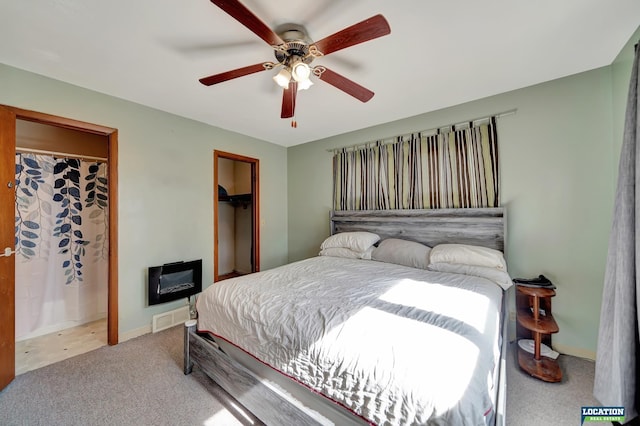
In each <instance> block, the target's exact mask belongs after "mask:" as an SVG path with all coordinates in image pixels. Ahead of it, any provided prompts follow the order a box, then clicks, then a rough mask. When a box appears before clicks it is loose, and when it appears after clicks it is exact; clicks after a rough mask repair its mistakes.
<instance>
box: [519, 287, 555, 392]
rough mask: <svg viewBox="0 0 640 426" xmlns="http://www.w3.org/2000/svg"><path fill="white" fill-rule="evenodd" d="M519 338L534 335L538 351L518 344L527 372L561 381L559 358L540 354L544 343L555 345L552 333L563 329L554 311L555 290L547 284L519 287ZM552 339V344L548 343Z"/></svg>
mask: <svg viewBox="0 0 640 426" xmlns="http://www.w3.org/2000/svg"><path fill="white" fill-rule="evenodd" d="M516 289H517V290H516V307H517V318H518V333H517V334H518V339H522V338H525V339H526V338H533V341H534V353H533V354H531V353H529V352H527V351H525V350H523V349H522V348H521V347H519V346H518V364H520V368H522V369H523V370H524V371H526V372H527V373H529V374H531V375H532V376H533V377H536V378H538V379H540V380H544V381H545V382H559V381H561V380H562V371H561V370H560V366H559V365H558V362H557V361H556V360H555V359H552V358H549V357H546V356H542V355H541V354H540V344H541V343H542V342H543V341H544V342H545V344H548V345H550V344H551V334H553V333H557V332H558V331H559V328H558V324H557V323H556V320H554V319H553V315H552V314H551V298H552V297H553V296H555V295H556V292H555V290H553V289H551V288H544V287H527V286H523V285H517V286H516ZM547 342H548V343H547Z"/></svg>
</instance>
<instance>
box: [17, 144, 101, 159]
mask: <svg viewBox="0 0 640 426" xmlns="http://www.w3.org/2000/svg"><path fill="white" fill-rule="evenodd" d="M16 152H21V153H24V154H45V155H53V156H54V157H62V158H76V159H78V160H91V161H102V162H107V158H106V157H92V156H90V155H78V154H71V153H69V152H57V151H47V150H44V149H29V148H18V147H16Z"/></svg>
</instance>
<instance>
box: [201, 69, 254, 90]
mask: <svg viewBox="0 0 640 426" xmlns="http://www.w3.org/2000/svg"><path fill="white" fill-rule="evenodd" d="M264 70H266V68H265V66H264V63H259V64H255V65H249V66H248V67H243V68H238V69H235V70H231V71H227V72H222V73H220V74H214V75H210V76H209V77H203V78H201V79H200V80H199V81H200V83H202V84H204V85H205V86H212V85H214V84H218V83H222V82H223V81H227V80H232V79H234V78H238V77H243V76H245V75H249V74H253V73H256V72H260V71H264Z"/></svg>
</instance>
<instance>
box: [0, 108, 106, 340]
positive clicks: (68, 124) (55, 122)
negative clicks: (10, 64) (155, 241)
mask: <svg viewBox="0 0 640 426" xmlns="http://www.w3.org/2000/svg"><path fill="white" fill-rule="evenodd" d="M0 107H4V108H7V109H9V110H10V111H11V112H12V113H13V114H15V119H16V120H26V121H32V122H35V123H40V124H45V125H50V126H56V127H63V128H66V129H71V130H77V131H80V132H85V133H92V134H95V135H101V136H105V137H107V143H108V148H107V149H108V153H107V164H108V167H107V179H108V181H109V185H108V187H107V197H108V199H109V204H108V210H107V212H108V215H109V253H108V279H107V292H108V294H107V343H108V344H109V345H117V344H118V129H114V128H111V127H105V126H101V125H98V124H92V123H87V122H84V121H78V120H73V119H70V118H65V117H59V116H56V115H51V114H45V113H41V112H36V111H29V110H25V109H21V108H15V107H11V106H6V105H0ZM14 126H15V122H14ZM0 127H1V126H0ZM14 148H15V140H14ZM14 311H15V307H14ZM14 316H15V312H14Z"/></svg>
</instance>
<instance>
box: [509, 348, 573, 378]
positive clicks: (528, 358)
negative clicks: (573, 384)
mask: <svg viewBox="0 0 640 426" xmlns="http://www.w3.org/2000/svg"><path fill="white" fill-rule="evenodd" d="M518 364H519V365H520V367H521V368H522V369H523V370H525V371H526V372H527V373H529V374H531V375H532V376H533V377H535V378H536V379H540V380H544V381H545V382H560V381H562V370H560V365H558V361H556V360H555V359H553V358H549V357H546V356H541V357H540V359H539V360H537V359H535V358H534V356H533V354H530V353H529V352H527V351H525V350H523V349H522V348H518Z"/></svg>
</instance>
